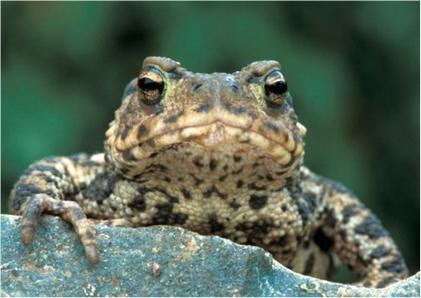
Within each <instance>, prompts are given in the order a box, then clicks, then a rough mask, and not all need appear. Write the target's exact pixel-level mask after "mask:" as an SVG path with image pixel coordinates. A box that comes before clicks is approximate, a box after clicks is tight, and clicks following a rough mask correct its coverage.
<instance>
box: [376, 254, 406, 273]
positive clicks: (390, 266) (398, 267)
mask: <svg viewBox="0 0 421 298" xmlns="http://www.w3.org/2000/svg"><path fill="white" fill-rule="evenodd" d="M381 268H382V269H383V270H385V271H387V272H391V273H400V272H403V271H405V263H404V261H403V259H402V257H401V256H395V259H394V260H391V261H388V262H385V263H383V264H382V265H381Z"/></svg>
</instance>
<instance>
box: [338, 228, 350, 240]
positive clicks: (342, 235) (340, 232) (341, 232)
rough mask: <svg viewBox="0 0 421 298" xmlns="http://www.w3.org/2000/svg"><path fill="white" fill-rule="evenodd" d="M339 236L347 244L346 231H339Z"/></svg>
mask: <svg viewBox="0 0 421 298" xmlns="http://www.w3.org/2000/svg"><path fill="white" fill-rule="evenodd" d="M339 235H340V236H341V238H342V241H343V242H347V238H348V235H347V233H346V230H339Z"/></svg>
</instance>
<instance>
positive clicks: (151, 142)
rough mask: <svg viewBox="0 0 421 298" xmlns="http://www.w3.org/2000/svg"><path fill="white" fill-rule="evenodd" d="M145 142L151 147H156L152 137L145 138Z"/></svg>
mask: <svg viewBox="0 0 421 298" xmlns="http://www.w3.org/2000/svg"><path fill="white" fill-rule="evenodd" d="M145 144H147V145H148V146H150V147H152V148H155V147H156V143H155V140H154V139H150V140H147V141H146V143H145Z"/></svg>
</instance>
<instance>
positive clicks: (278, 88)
mask: <svg viewBox="0 0 421 298" xmlns="http://www.w3.org/2000/svg"><path fill="white" fill-rule="evenodd" d="M265 89H266V94H267V95H269V93H274V94H278V95H281V94H284V93H285V92H287V91H288V85H287V82H285V81H277V82H275V83H273V84H270V85H265Z"/></svg>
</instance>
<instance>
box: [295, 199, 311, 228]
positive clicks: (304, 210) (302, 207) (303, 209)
mask: <svg viewBox="0 0 421 298" xmlns="http://www.w3.org/2000/svg"><path fill="white" fill-rule="evenodd" d="M295 203H296V205H297V208H298V213H299V214H300V216H301V219H302V220H303V225H306V224H307V222H308V219H309V215H310V210H309V208H308V206H307V204H305V203H304V202H302V201H301V200H296V201H295Z"/></svg>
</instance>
